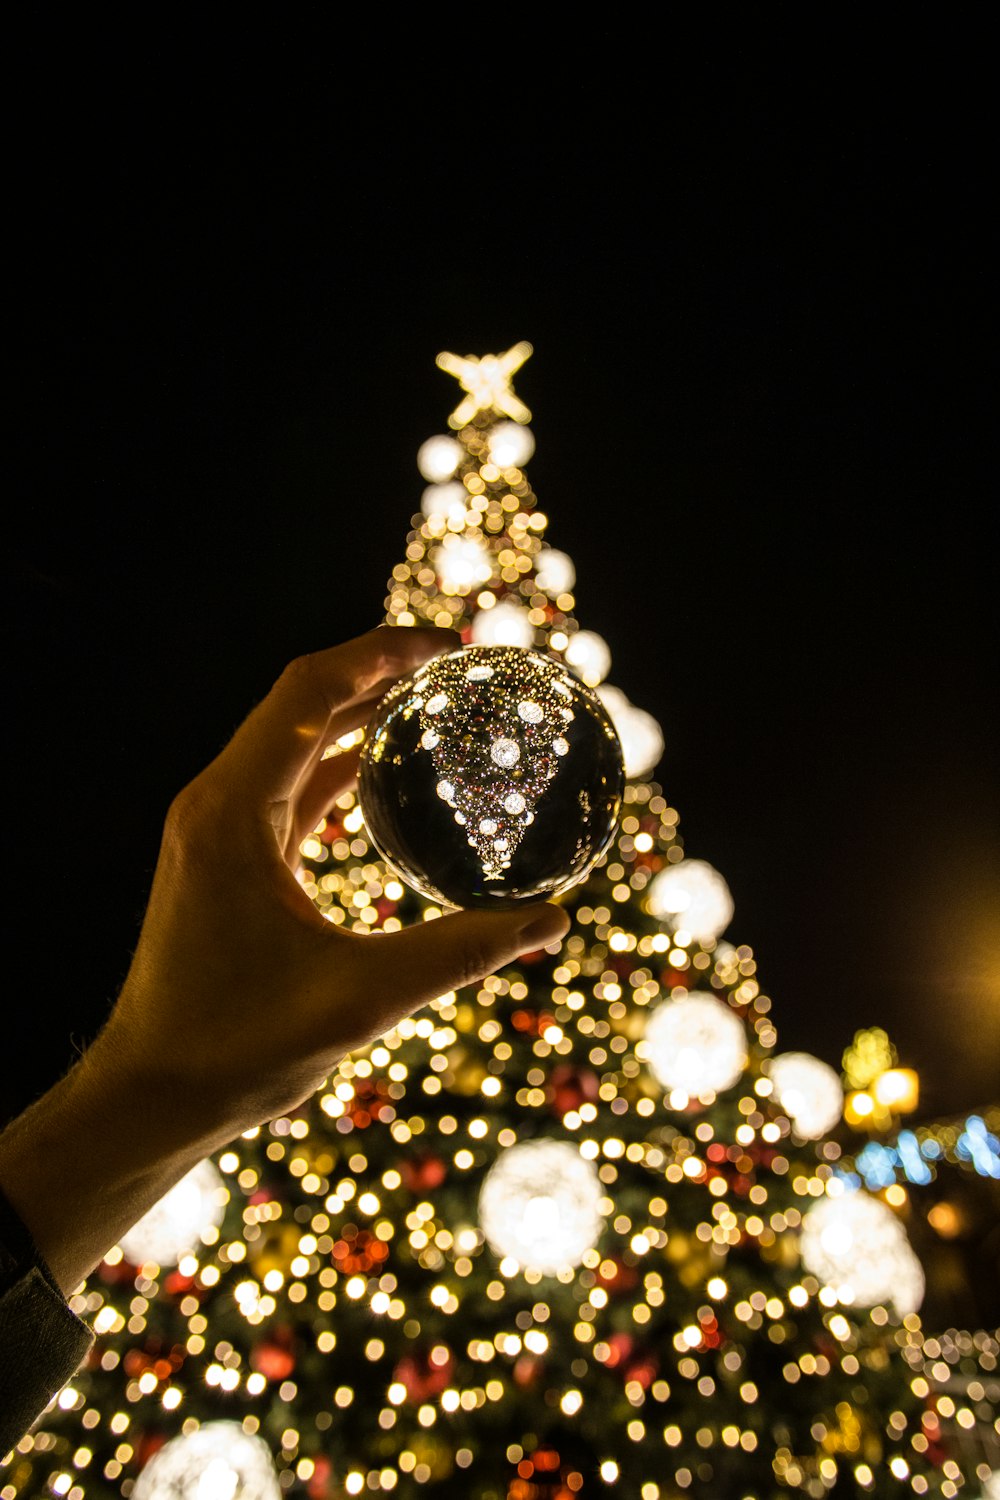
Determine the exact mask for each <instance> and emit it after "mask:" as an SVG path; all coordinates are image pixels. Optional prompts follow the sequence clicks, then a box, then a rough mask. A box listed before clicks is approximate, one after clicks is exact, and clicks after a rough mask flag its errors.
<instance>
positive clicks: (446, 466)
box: [417, 434, 465, 484]
mask: <svg viewBox="0 0 1000 1500" xmlns="http://www.w3.org/2000/svg"><path fill="white" fill-rule="evenodd" d="M464 457H465V449H464V448H463V447H462V445H461V443H460V442H459V441H458V439H457V438H453V437H445V436H444V434H442V435H441V436H440V437H432V438H428V439H427V441H426V443H421V445H420V447H419V448H418V449H417V468H418V469H419V470H420V472H421V474H422V475H423V476H424V478H425V479H426V480H429V482H430V483H431V484H443V483H444V481H445V480H446V479H451V477H452V475H453V474H454V473H455V470H456V469H457V468H458V466H459V464H460V463H461V462H462V459H463V458H464Z"/></svg>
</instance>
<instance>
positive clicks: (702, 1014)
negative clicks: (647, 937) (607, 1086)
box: [646, 992, 747, 1099]
mask: <svg viewBox="0 0 1000 1500" xmlns="http://www.w3.org/2000/svg"><path fill="white" fill-rule="evenodd" d="M646 1052H647V1056H648V1058H649V1064H650V1067H651V1068H652V1070H653V1072H654V1073H655V1075H656V1077H657V1079H658V1080H659V1082H660V1083H661V1084H662V1085H663V1087H664V1088H665V1089H671V1090H676V1091H677V1092H679V1093H680V1094H683V1095H684V1096H686V1097H690V1098H694V1099H700V1098H704V1097H705V1096H706V1095H709V1094H718V1093H721V1092H722V1091H723V1090H724V1089H728V1088H730V1087H731V1086H732V1085H733V1084H734V1083H735V1082H736V1080H737V1078H739V1076H740V1074H741V1073H742V1072H743V1069H744V1068H745V1066H746V1062H747V1038H746V1032H745V1030H744V1027H743V1023H742V1021H741V1020H740V1018H739V1016H737V1015H736V1014H735V1012H734V1011H733V1010H731V1009H730V1007H729V1006H728V1005H726V1004H725V1003H724V1002H723V1001H721V1000H719V999H718V998H717V997H716V996H715V995H710V994H705V993H702V992H696V993H694V994H691V995H688V996H686V997H685V998H684V999H681V1000H668V1001H666V1002H664V1003H663V1004H662V1005H659V1006H657V1008H656V1009H655V1010H654V1011H653V1013H652V1015H651V1016H650V1018H649V1022H648V1023H647V1026H646Z"/></svg>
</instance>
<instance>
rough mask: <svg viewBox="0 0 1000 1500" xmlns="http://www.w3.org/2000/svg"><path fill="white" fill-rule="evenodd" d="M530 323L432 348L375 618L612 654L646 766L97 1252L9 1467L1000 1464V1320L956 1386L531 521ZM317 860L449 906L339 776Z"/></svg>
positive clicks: (17, 1479) (832, 1081) (402, 917)
mask: <svg viewBox="0 0 1000 1500" xmlns="http://www.w3.org/2000/svg"><path fill="white" fill-rule="evenodd" d="M530 352H531V350H530V346H528V345H527V344H518V345H516V346H515V347H514V348H512V349H511V350H509V351H508V352H507V353H506V354H503V355H501V356H498V357H493V356H488V357H485V358H482V359H476V358H473V357H466V358H459V357H456V356H453V355H441V356H440V357H439V361H438V363H439V365H441V366H442V368H444V369H445V370H447V371H448V372H450V373H451V374H453V375H455V376H456V377H457V379H458V380H459V383H460V385H461V388H462V399H461V402H460V404H459V405H458V408H457V410H455V411H454V413H453V414H452V416H451V418H450V429H451V430H450V432H449V433H448V434H447V435H442V436H438V437H434V438H431V439H429V440H428V442H427V443H425V444H424V445H423V447H422V448H421V450H420V453H419V456H418V464H419V467H420V470H421V473H422V474H423V476H424V479H425V480H426V481H427V488H426V489H425V490H424V493H423V498H422V501H421V509H420V514H419V515H417V516H415V517H414V519H413V524H412V529H411V530H410V533H409V536H408V538H407V542H406V548H405V554H404V557H403V559H402V560H401V561H400V562H399V563H398V564H397V565H396V566H395V567H394V568H393V571H392V577H391V580H390V584H389V593H388V597H387V599H386V618H387V620H388V622H390V623H392V624H394V625H395V626H396V627H398V628H406V627H407V626H411V625H415V624H428V623H429V624H434V625H439V626H440V625H448V626H451V627H453V628H455V629H457V630H459V631H460V632H461V634H462V636H463V639H464V640H466V641H472V642H480V643H496V644H498V643H502V644H508V645H515V646H534V647H536V648H538V649H541V650H544V651H546V652H548V653H549V654H550V655H552V656H553V657H554V658H556V659H557V660H559V661H562V662H564V663H565V664H566V665H567V667H569V668H570V669H571V670H572V671H573V672H575V673H576V674H577V675H578V676H579V677H580V678H582V680H583V681H584V682H585V683H587V684H588V685H590V686H591V687H594V688H596V689H597V691H598V692H599V694H600V696H601V697H602V699H603V701H604V703H605V706H606V707H607V709H608V711H609V713H610V714H611V716H612V719H613V721H614V723H615V725H616V728H617V731H618V734H619V737H620V739H621V742H622V746H623V750H624V754H625V762H626V772H627V776H628V782H627V786H626V791H625V796H624V802H623V806H622V812H621V817H620V820H619V823H618V827H617V831H616V834H615V838H614V841H613V843H612V845H611V846H610V848H609V849H608V850H607V852H606V854H605V855H604V856H603V858H602V859H601V860H600V862H599V864H598V866H597V867H596V868H595V870H594V871H593V873H592V874H591V875H590V876H589V878H588V879H587V880H586V881H585V882H584V883H582V884H580V885H577V886H576V887H574V888H573V889H572V890H570V891H569V892H568V893H567V894H566V895H565V896H564V897H563V898H562V900H563V904H564V906H565V907H566V909H567V910H568V911H569V912H570V913H571V916H572V926H571V928H570V931H569V933H568V934H567V936H566V937H565V939H563V940H562V941H561V942H559V943H557V944H553V945H550V947H548V948H546V949H542V950H539V951H537V952H535V953H532V954H528V955H526V956H524V957H522V958H521V959H519V960H518V961H517V962H516V963H515V964H513V965H511V966H510V967H509V968H507V969H505V970H504V971H503V972H501V973H498V974H495V975H493V976H492V977H490V978H489V979H487V980H486V981H485V982H484V983H483V984H482V985H479V986H475V987H471V988H469V989H467V990H463V991H460V992H458V993H452V994H447V995H442V996H440V997H439V998H438V999H437V1000H435V1001H434V1003H433V1004H432V1005H431V1006H429V1007H428V1008H427V1009H426V1010H425V1011H423V1012H421V1013H418V1014H417V1015H415V1016H414V1017H412V1018H411V1019H408V1020H405V1021H403V1022H401V1023H400V1024H399V1025H398V1026H397V1027H396V1028H395V1029H394V1030H393V1031H392V1032H390V1033H389V1034H387V1035H386V1036H384V1037H382V1038H381V1039H380V1040H379V1041H378V1042H377V1043H376V1044H374V1045H373V1046H372V1047H370V1048H369V1049H367V1050H366V1051H364V1052H363V1053H356V1054H354V1055H352V1056H350V1057H347V1058H345V1059H344V1060H343V1062H342V1063H341V1064H340V1066H339V1068H338V1069H337V1071H336V1073H335V1074H334V1075H333V1076H332V1077H331V1078H330V1079H329V1080H328V1082H327V1084H326V1086H325V1087H324V1088H322V1089H321V1090H320V1091H319V1092H318V1093H317V1094H316V1096H315V1097H314V1098H313V1099H312V1100H311V1101H310V1102H309V1103H308V1104H307V1105H305V1106H303V1107H302V1108H301V1109H300V1110H299V1111H297V1112H296V1114H295V1115H294V1117H289V1118H281V1119H276V1120H273V1121H271V1122H270V1123H269V1124H268V1125H266V1126H263V1127H262V1128H260V1129H257V1130H253V1131H250V1132H248V1133H247V1135H246V1136H244V1137H242V1138H241V1139H239V1140H237V1141H235V1142H233V1143H232V1145H231V1146H230V1147H229V1148H228V1149H226V1150H225V1151H224V1152H222V1153H221V1154H220V1155H219V1156H218V1157H217V1158H216V1159H215V1160H214V1161H210V1162H205V1163H203V1164H202V1165H201V1166H200V1167H199V1168H198V1169H196V1171H195V1172H194V1173H192V1174H190V1176H189V1177H188V1178H186V1179H184V1181H183V1182H182V1183H181V1184H179V1185H178V1187H177V1188H176V1189H175V1190H174V1191H173V1192H172V1193H171V1194H169V1195H168V1197H167V1198H166V1199H165V1200H163V1202H162V1203H161V1204H160V1205H158V1207H157V1208H156V1209H154V1210H153V1211H152V1213H150V1214H149V1215H147V1216H146V1218H145V1219H144V1220H142V1221H141V1222H140V1224H138V1225H137V1226H136V1227H135V1228H134V1229H133V1230H132V1231H131V1232H130V1234H129V1235H127V1236H126V1237H125V1238H124V1240H123V1242H122V1244H121V1245H120V1246H119V1247H116V1248H115V1250H113V1251H112V1252H111V1253H110V1254H109V1255H108V1256H107V1258H106V1260H105V1261H104V1263H103V1264H102V1265H101V1267H100V1268H99V1269H98V1271H97V1272H95V1274H94V1275H93V1276H92V1277H91V1279H90V1280H89V1281H88V1283H87V1284H86V1285H85V1286H84V1287H82V1288H81V1289H80V1290H79V1291H78V1292H77V1294H76V1295H75V1296H74V1298H73V1302H72V1305H73V1306H74V1308H75V1309H76V1310H77V1311H79V1312H80V1313H81V1315H83V1316H84V1317H86V1318H87V1319H89V1320H90V1321H91V1322H92V1324H93V1326H94V1328H95V1330H96V1332H97V1335H98V1337H97V1343H96V1346H95V1348H94V1350H93V1353H92V1355H91V1357H90V1359H89V1361H88V1364H87V1366H86V1367H85V1368H83V1369H81V1370H80V1371H79V1372H78V1374H77V1375H76V1376H75V1377H74V1379H73V1380H72V1381H71V1382H70V1384H69V1385H68V1386H67V1387H66V1388H65V1389H64V1390H63V1391H62V1392H61V1393H60V1395H59V1396H58V1398H57V1399H56V1401H55V1402H54V1403H53V1405H52V1407H51V1408H50V1410H49V1411H48V1412H46V1413H45V1415H44V1416H43V1417H42V1418H41V1419H40V1420H39V1422H38V1424H37V1425H36V1428H35V1430H34V1431H33V1433H32V1434H30V1435H29V1436H27V1437H26V1438H25V1439H23V1440H22V1442H21V1443H20V1444H18V1447H17V1449H16V1450H15V1451H14V1453H13V1454H11V1455H9V1456H8V1460H7V1464H6V1468H5V1471H4V1472H2V1473H0V1500H15V1497H28V1496H37V1495H42V1494H45V1495H50V1494H54V1495H59V1496H68V1497H69V1500H84V1497H85V1496H86V1497H99V1496H111V1495H123V1496H130V1495H131V1496H134V1497H135V1500H149V1497H153V1496H156V1497H165V1496H168V1495H169V1496H190V1497H198V1500H264V1497H273V1496H280V1495H281V1494H282V1493H284V1494H286V1495H289V1496H308V1497H310V1500H328V1497H330V1500H332V1497H340V1496H344V1495H358V1494H362V1493H368V1492H371V1491H383V1490H384V1491H393V1490H396V1491H397V1492H399V1493H400V1494H403V1495H411V1494H418V1493H420V1494H427V1495H428V1496H433V1497H441V1500H446V1497H476V1500H575V1497H580V1496H583V1497H587V1496H594V1495H603V1494H605V1493H618V1494H620V1495H622V1496H626V1497H629V1500H631V1497H642V1500H667V1497H676V1496H699V1497H723V1500H728V1497H733V1500H765V1497H770V1496H777V1495H783V1494H785V1493H787V1492H788V1491H790V1490H798V1491H800V1492H802V1493H803V1494H806V1495H809V1496H823V1495H827V1494H832V1495H855V1494H859V1495H877V1496H882V1495H885V1496H890V1495H891V1496H897V1495H901V1494H904V1493H912V1494H915V1495H942V1496H953V1495H958V1494H959V1493H961V1494H964V1495H969V1494H978V1493H979V1492H980V1491H981V1489H983V1488H984V1487H985V1486H986V1485H987V1484H989V1483H990V1473H991V1469H990V1463H989V1460H988V1457H987V1455H986V1453H985V1450H983V1451H975V1450H972V1451H969V1449H968V1445H966V1452H965V1454H964V1456H963V1461H962V1464H961V1465H960V1464H959V1463H958V1462H956V1460H955V1457H954V1456H953V1454H952V1453H951V1452H950V1451H949V1449H948V1448H947V1446H946V1444H945V1439H944V1436H943V1426H942V1420H941V1414H943V1415H944V1416H945V1417H946V1418H947V1419H948V1424H947V1425H949V1426H950V1428H951V1429H952V1430H962V1431H965V1432H966V1433H968V1432H969V1431H970V1430H972V1429H973V1428H976V1427H977V1426H981V1425H982V1424H983V1422H984V1421H986V1422H989V1421H990V1420H992V1409H991V1408H990V1406H989V1402H990V1390H991V1386H990V1381H991V1378H992V1372H993V1371H994V1370H995V1369H996V1362H997V1355H998V1345H997V1342H996V1340H995V1339H993V1338H991V1337H989V1336H987V1335H976V1336H975V1337H974V1338H973V1337H972V1336H968V1347H967V1348H965V1347H964V1346H963V1355H962V1357H963V1358H964V1359H966V1360H967V1361H968V1360H971V1361H973V1363H974V1366H975V1368H976V1370H977V1371H978V1372H979V1377H980V1378H978V1384H977V1383H976V1382H975V1381H973V1382H972V1385H971V1386H970V1387H969V1389H970V1390H971V1391H972V1394H971V1395H969V1396H968V1397H967V1398H966V1400H965V1404H964V1405H963V1404H962V1402H961V1400H960V1402H959V1403H958V1404H957V1405H956V1402H955V1400H954V1399H953V1397H951V1396H949V1395H947V1394H945V1395H942V1394H941V1392H940V1391H938V1390H936V1389H935V1380H934V1375H933V1369H935V1368H936V1365H934V1363H933V1356H934V1353H935V1351H937V1352H940V1347H941V1346H940V1344H939V1343H935V1344H934V1345H933V1348H931V1349H930V1350H928V1349H927V1348H926V1347H925V1345H926V1344H927V1343H928V1342H929V1341H926V1340H925V1337H924V1334H923V1331H922V1328H921V1324H920V1320H919V1317H918V1314H917V1308H918V1306H919V1303H920V1300H921V1296H922V1291H923V1275H922V1272H921V1268H920V1264H919V1261H918V1260H917V1258H916V1256H915V1254H914V1252H913V1250H912V1249H911V1248H910V1245H909V1242H908V1238H907V1234H906V1228H905V1224H904V1221H903V1217H902V1214H903V1213H904V1212H905V1208H906V1203H905V1198H906V1195H905V1193H904V1194H903V1199H902V1200H899V1199H898V1198H897V1199H896V1200H894V1199H893V1198H891V1197H890V1198H889V1199H888V1201H886V1194H885V1193H884V1192H881V1191H880V1190H878V1189H872V1190H868V1189H866V1188H864V1187H859V1186H857V1184H858V1182H859V1178H858V1175H857V1174H856V1173H852V1172H849V1171H847V1170H845V1161H844V1158H843V1156H842V1149H841V1146H840V1145H839V1144H838V1142H837V1141H835V1140H832V1139H831V1138H830V1136H831V1133H832V1132H833V1131H834V1130H835V1129H836V1128H837V1127H838V1122H839V1121H840V1117H841V1109H842V1103H843V1095H842V1090H841V1085H840V1081H839V1079H838V1078H837V1075H836V1074H835V1073H834V1072H833V1070H832V1069H830V1068H828V1067H827V1066H826V1065H825V1064H823V1063H820V1062H818V1061H817V1060H816V1059H814V1058H810V1057H807V1056H805V1055H802V1054H786V1055H784V1056H781V1055H776V1054H775V1048H776V1043H777V1033H776V1030H775V1027H774V1024H773V1021H772V1018H771V1001H770V1000H769V998H768V997H767V996H766V995H765V994H764V992H763V991H762V989H761V986H760V983H759V980H758V977H757V967H756V962H755V959H754V956H753V953H752V951H751V949H750V948H749V947H746V946H734V945H733V944H732V943H730V942H728V941H725V940H724V938H723V936H722V935H723V933H724V932H725V931H726V930H727V928H728V926H729V924H730V921H731V918H732V915H733V906H732V901H731V898H730V895H729V892H728V889H727V887H726V885H725V881H724V880H723V879H722V877H721V876H720V875H719V874H718V872H716V871H715V870H713V869H712V868H711V867H710V866H708V865H707V864H705V863H704V862H703V861H700V860H698V859H686V858H685V857H684V852H683V849H682V845H681V842H680V839H679V836H678V818H677V814H676V812H675V811H674V810H673V809H672V808H671V807H670V805H669V804H668V802H667V800H666V798H665V797H664V795H663V794H662V791H661V789H660V787H659V786H658V785H657V784H656V783H655V782H653V781H651V780H649V779H648V778H649V777H650V775H651V773H652V771H653V770H654V768H655V766H656V764H657V762H658V760H659V758H660V755H661V752H662V748H663V742H662V737H661V735H660V732H659V729H658V726H657V725H656V724H655V722H654V721H653V720H652V719H651V718H650V716H649V715H648V714H645V713H643V712H642V711H641V710H639V709H638V708H636V707H634V706H633V705H632V704H630V703H629V702H628V700H627V699H626V698H625V696H624V695H623V694H622V693H621V692H619V691H618V690H616V689H614V688H612V687H611V686H610V685H608V684H607V683H606V681H605V679H606V676H607V672H608V669H609V665H610V657H609V651H608V648H607V646H606V645H605V643H604V641H603V640H602V639H601V637H600V636H598V635H596V634H594V633H593V632H592V631H590V630H586V629H582V628H580V626H579V623H578V620H577V616H576V600H575V596H574V593H573V589H574V583H575V578H574V571H573V566H572V562H571V560H570V558H569V557H568V556H567V555H566V554H565V553H563V552H560V551H557V550H555V549H553V548H551V547H549V546H547V545H546V543H545V540H544V538H545V534H546V530H547V518H546V517H545V515H544V514H543V513H542V512H541V511H540V510H539V509H538V507H537V506H536V502H535V496H534V494H533V493H532V491H531V488H530V485H529V482H528V479H527V476H526V465H527V463H528V461H529V460H530V458H531V455H532V451H533V438H532V436H531V432H530V429H529V428H528V427H527V425H526V424H527V422H528V420H529V418H530V413H529V412H528V410H527V408H526V407H525V406H524V404H523V403H522V402H521V401H520V399H519V398H518V397H517V396H516V395H515V393H514V391H513V389H512V385H511V380H512V376H513V375H514V373H515V372H516V370H517V369H518V367H519V366H520V364H522V363H523V361H524V359H525V358H526V357H527V356H528V355H529V354H530ZM612 623H613V622H612ZM358 738H359V736H348V737H346V738H345V741H343V742H341V743H339V744H338V745H335V746H331V747H330V751H329V753H330V754H336V753H339V752H340V751H341V750H343V749H345V748H347V747H348V746H349V745H350V744H352V743H354V742H356V740H357V739H358ZM302 859H303V864H302V872H301V882H302V885H303V887H304V889H305V891H306V892H307V894H308V895H309V896H310V897H311V898H312V899H313V900H314V901H315V902H316V903H317V905H318V907H319V908H320V910H321V911H322V912H323V913H324V915H325V916H326V917H327V918H328V919H329V920H330V921H331V922H334V923H336V924H340V925H345V926H347V927H349V928H350V929H352V930H354V931H356V932H359V933H372V932H376V931H379V930H382V931H391V930H395V929H398V928H399V927H401V926H403V925H406V924H408V923H410V922H414V921H431V920H435V919H436V918H437V917H439V916H440V915H441V912H440V910H439V909H438V908H436V907H435V906H433V905H432V904H430V903H428V902H427V901H425V900H423V899H422V898H420V897H418V896H417V895H415V894H414V893H413V892H412V891H410V890H409V889H408V888H407V887H406V886H405V885H404V884H403V883H402V881H401V880H400V879H399V878H397V876H396V875H395V874H394V872H393V871H392V870H391V869H389V868H387V866H386V864H385V863H384V862H383V861H382V860H381V859H379V858H378V857H377V854H376V852H375V850H374V849H373V847H372V845H371V842H370V839H369V837H368V836H367V834H366V829H365V824H364V819H363V816H362V812H361V809H360V807H359V805H358V803H357V799H356V794H355V793H353V792H350V793H347V794H345V795H344V796H342V797H340V798H339V800H338V802H337V804H336V806H335V807H333V808H331V809H330V811H329V813H328V815H327V817H326V818H325V819H324V820H323V821H322V822H321V823H320V824H319V826H318V827H317V828H316V829H315V831H314V832H313V834H312V835H311V836H310V837H309V838H308V839H306V841H305V842H304V844H303V846H302ZM894 1180H895V1179H893V1181H894ZM866 1181H867V1179H866ZM894 1202H895V1207H894V1206H893V1205H894ZM967 1385H968V1382H967ZM963 1412H965V1413H967V1414H968V1416H967V1419H966V1417H965V1416H963V1415H962V1413H963ZM956 1423H957V1429H956Z"/></svg>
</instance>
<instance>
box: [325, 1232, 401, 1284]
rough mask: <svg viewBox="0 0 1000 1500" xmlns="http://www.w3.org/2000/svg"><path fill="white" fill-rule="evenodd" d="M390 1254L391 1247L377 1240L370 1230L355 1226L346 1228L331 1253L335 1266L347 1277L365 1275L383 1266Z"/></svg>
mask: <svg viewBox="0 0 1000 1500" xmlns="http://www.w3.org/2000/svg"><path fill="white" fill-rule="evenodd" d="M388 1254H389V1247H388V1245H386V1244H385V1243H384V1242H383V1241H382V1240H380V1239H377V1238H376V1236H375V1235H373V1234H372V1232H371V1230H369V1229H358V1228H357V1227H356V1226H355V1225H354V1224H348V1225H345V1227H344V1232H343V1234H342V1236H341V1238H340V1239H339V1240H337V1241H336V1242H335V1243H334V1246H333V1249H332V1250H331V1251H330V1256H331V1259H332V1260H333V1264H334V1265H335V1266H336V1268H337V1270H338V1271H342V1272H343V1273H344V1274H345V1275H347V1276H356V1275H358V1274H361V1275H365V1274H367V1273H368V1272H369V1271H373V1270H374V1269H375V1268H376V1267H377V1266H379V1265H381V1263H382V1261H384V1260H385V1258H386V1256H387V1255H388Z"/></svg>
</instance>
